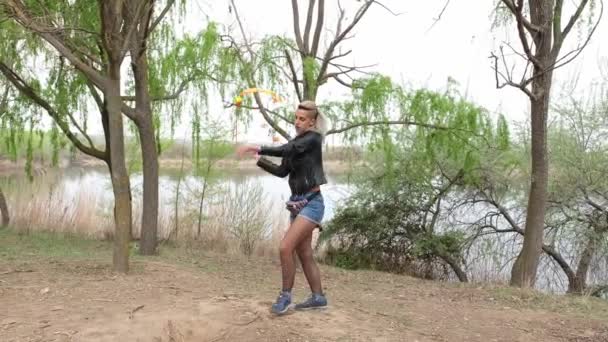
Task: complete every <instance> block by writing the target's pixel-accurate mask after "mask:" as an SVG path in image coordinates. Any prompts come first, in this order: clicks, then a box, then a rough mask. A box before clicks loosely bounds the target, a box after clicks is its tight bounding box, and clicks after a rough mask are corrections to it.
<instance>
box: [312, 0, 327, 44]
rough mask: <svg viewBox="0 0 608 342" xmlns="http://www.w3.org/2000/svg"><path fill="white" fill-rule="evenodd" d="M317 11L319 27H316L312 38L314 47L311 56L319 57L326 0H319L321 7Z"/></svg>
mask: <svg viewBox="0 0 608 342" xmlns="http://www.w3.org/2000/svg"><path fill="white" fill-rule="evenodd" d="M318 6H319V7H318V9H317V25H316V27H315V33H314V35H313V37H312V47H311V49H310V54H311V55H312V56H316V55H317V51H318V50H319V43H320V40H321V30H322V29H323V21H324V19H325V0H319V5H318Z"/></svg>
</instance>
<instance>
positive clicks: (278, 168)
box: [257, 157, 289, 178]
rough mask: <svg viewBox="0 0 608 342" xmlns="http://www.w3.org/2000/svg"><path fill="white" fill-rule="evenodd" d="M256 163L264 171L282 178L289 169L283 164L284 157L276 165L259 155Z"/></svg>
mask: <svg viewBox="0 0 608 342" xmlns="http://www.w3.org/2000/svg"><path fill="white" fill-rule="evenodd" d="M257 165H258V166H259V167H260V168H262V169H263V170H265V171H266V172H268V173H270V174H273V175H275V176H277V177H281V178H283V177H286V176H287V175H288V174H289V169H288V168H287V165H286V164H285V159H283V160H281V165H277V164H275V163H273V162H271V161H270V160H268V159H266V158H264V157H260V159H258V162H257Z"/></svg>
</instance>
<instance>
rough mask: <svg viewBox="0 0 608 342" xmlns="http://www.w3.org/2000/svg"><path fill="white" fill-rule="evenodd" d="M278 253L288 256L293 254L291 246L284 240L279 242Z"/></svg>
mask: <svg viewBox="0 0 608 342" xmlns="http://www.w3.org/2000/svg"><path fill="white" fill-rule="evenodd" d="M279 254H280V255H281V256H290V255H291V254H293V246H291V245H290V244H289V243H287V242H286V241H281V243H280V244H279Z"/></svg>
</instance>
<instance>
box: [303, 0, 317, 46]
mask: <svg viewBox="0 0 608 342" xmlns="http://www.w3.org/2000/svg"><path fill="white" fill-rule="evenodd" d="M315 2H316V1H315V0H308V12H307V13H306V24H304V38H303V39H304V51H305V52H306V54H309V52H310V50H309V49H310V45H309V40H310V30H311V28H312V15H313V11H314V9H315Z"/></svg>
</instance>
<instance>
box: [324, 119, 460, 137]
mask: <svg viewBox="0 0 608 342" xmlns="http://www.w3.org/2000/svg"><path fill="white" fill-rule="evenodd" d="M380 125H406V126H418V127H425V128H432V129H438V130H444V131H445V130H449V129H450V128H449V127H445V126H438V125H432V124H425V123H419V122H414V121H407V120H384V121H370V122H360V123H355V124H351V125H348V126H345V127H342V128H333V129H330V130H329V131H327V133H326V135H330V134H337V133H343V132H346V131H348V130H351V129H353V128H357V127H366V126H380Z"/></svg>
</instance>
